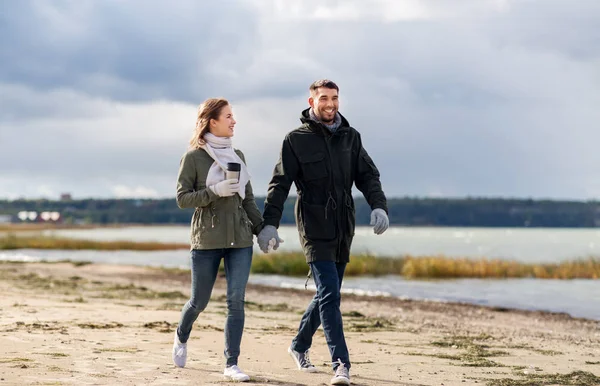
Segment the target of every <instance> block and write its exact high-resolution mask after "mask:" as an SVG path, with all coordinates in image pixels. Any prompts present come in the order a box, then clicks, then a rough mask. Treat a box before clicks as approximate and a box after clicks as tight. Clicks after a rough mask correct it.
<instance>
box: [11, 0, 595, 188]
mask: <svg viewBox="0 0 600 386" xmlns="http://www.w3.org/2000/svg"><path fill="white" fill-rule="evenodd" d="M200 4H202V5H200ZM207 4H208V5H207ZM282 5H285V7H283V8H282ZM5 8H7V11H6V12H5V13H3V14H2V15H0V33H2V35H3V36H11V39H8V40H7V39H4V40H3V41H2V43H0V52H1V54H0V55H2V57H1V58H2V60H1V62H0V91H1V92H0V104H1V105H2V108H1V109H0V150H1V151H0V176H4V178H5V183H4V184H3V186H5V188H3V189H0V196H2V195H5V196H7V195H15V194H17V195H18V194H20V192H27V193H26V194H35V193H32V192H35V191H36V190H35V189H34V188H27V189H25V188H20V187H19V186H23V185H25V183H26V182H27V183H30V180H29V179H31V178H33V180H34V181H40V182H39V184H43V185H44V186H45V188H44V189H42V190H45V191H50V190H52V191H57V190H58V191H60V190H64V189H70V190H72V191H73V192H75V193H76V194H79V195H99V196H100V195H101V196H106V195H111V194H113V193H114V192H115V188H114V186H125V187H126V188H127V189H130V190H132V191H135V190H136V189H137V191H138V192H148V190H152V191H154V192H156V194H158V195H172V194H173V193H172V192H173V189H174V179H175V173H176V170H177V166H178V162H179V157H180V156H181V154H182V152H183V151H184V149H185V146H186V143H187V140H188V137H189V135H190V134H191V128H192V127H193V123H194V119H195V108H196V105H197V104H198V103H199V102H200V101H202V100H203V99H204V98H206V97H208V96H215V95H222V96H225V97H227V98H229V99H230V100H231V101H232V102H233V105H234V111H235V113H236V116H237V119H238V126H237V128H238V129H237V132H236V137H235V141H236V144H237V146H239V147H240V148H241V149H242V150H244V152H245V153H246V156H247V159H248V161H249V164H250V166H251V172H252V173H253V176H254V181H255V189H256V190H257V192H258V193H259V194H261V193H262V194H264V191H265V190H266V184H267V182H268V179H269V176H270V173H271V171H272V168H273V164H274V162H275V161H276V159H277V155H278V146H279V145H280V143H281V139H282V138H283V135H284V134H285V133H286V132H287V131H289V130H291V129H292V128H294V127H295V126H296V125H298V122H299V121H298V115H299V112H300V110H301V109H303V108H304V107H305V106H306V97H307V87H308V85H309V84H310V83H311V82H312V81H313V80H315V79H317V78H322V77H328V78H331V79H333V80H335V81H336V82H338V84H339V85H340V87H341V94H340V97H341V103H342V105H341V112H342V113H343V114H344V115H345V116H346V117H347V118H348V119H349V120H350V122H351V123H352V124H353V125H354V126H355V127H357V128H358V129H359V130H360V131H361V132H362V133H363V142H364V144H365V146H366V147H367V149H368V150H369V152H370V153H371V154H372V156H373V158H374V159H375V161H376V162H377V163H378V165H379V166H380V169H381V170H382V181H383V183H384V188H385V190H386V192H387V193H388V195H391V196H399V195H405V194H410V195H453V196H465V195H485V196H519V197H524V196H525V197H529V196H533V197H555V198H590V197H597V196H598V195H599V194H600V184H599V183H597V182H595V181H596V180H597V177H596V170H595V167H594V166H593V165H597V164H598V163H599V162H600V156H598V155H597V152H596V151H595V149H594V148H593V146H594V144H595V143H597V141H598V140H599V139H600V138H599V136H600V134H598V133H597V129H596V127H595V126H596V122H598V121H599V120H600V112H598V109H597V106H599V105H600V67H599V66H598V58H599V56H600V43H599V42H600V37H599V34H600V32H599V30H598V29H597V27H596V26H597V25H598V24H599V23H600V12H598V11H599V10H600V5H598V3H597V2H596V1H591V0H590V1H586V0H581V1H579V2H578V3H577V6H576V7H575V6H573V5H571V4H570V3H568V2H565V1H558V0H544V1H539V0H538V1H509V0H489V1H482V0H477V1H474V0H473V1H462V0H461V1H458V0H453V1H450V0H448V1H445V2H439V1H433V0H431V1H414V2H410V1H407V2H395V1H383V0H378V1H374V2H372V3H368V4H367V3H366V2H362V1H349V0H348V1H344V2H340V1H325V2H324V1H292V0H290V1H289V2H279V3H277V2H263V1H259V0H256V1H251V0H246V1H237V2H234V1H227V2H223V3H218V5H217V4H210V3H198V2H192V1H189V2H186V1H179V2H176V3H174V4H170V5H168V6H167V5H166V4H165V3H163V2H143V3H141V2H127V3H123V2H117V1H105V2H85V3H81V2H60V1H54V2H13V3H11V5H10V6H7V7H5ZM142 9H143V12H142V11H141V10H142ZM18 181H23V182H21V183H20V182H18ZM6 187H10V188H6ZM63 188H64V189H63ZM138 188H139V189H138ZM127 189H124V190H127ZM122 190H123V189H122ZM21 194H25V193H21Z"/></svg>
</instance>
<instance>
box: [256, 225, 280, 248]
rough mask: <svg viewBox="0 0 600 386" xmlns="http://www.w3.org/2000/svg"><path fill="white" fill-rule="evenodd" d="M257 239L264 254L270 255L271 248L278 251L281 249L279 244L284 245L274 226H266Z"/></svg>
mask: <svg viewBox="0 0 600 386" xmlns="http://www.w3.org/2000/svg"><path fill="white" fill-rule="evenodd" d="M257 239H258V247H259V248H260V250H261V251H263V252H264V253H269V251H270V250H271V248H273V250H274V251H276V250H277V248H279V243H283V240H282V239H280V238H279V234H278V233H277V228H275V227H274V226H273V225H266V226H265V227H264V228H263V229H262V231H260V233H259V234H258V237H257Z"/></svg>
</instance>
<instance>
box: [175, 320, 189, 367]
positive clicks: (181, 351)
mask: <svg viewBox="0 0 600 386" xmlns="http://www.w3.org/2000/svg"><path fill="white" fill-rule="evenodd" d="M186 360H187V343H181V342H180V341H179V336H177V329H175V338H174V339H173V363H175V366H178V367H185V361H186Z"/></svg>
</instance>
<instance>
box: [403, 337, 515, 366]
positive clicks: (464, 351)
mask: <svg viewBox="0 0 600 386" xmlns="http://www.w3.org/2000/svg"><path fill="white" fill-rule="evenodd" d="M492 339H493V337H492V336H490V335H487V334H481V335H474V336H451V337H446V338H444V339H442V340H437V341H433V342H431V345H432V346H436V347H442V348H450V349H455V350H461V351H459V352H458V353H456V354H447V353H436V354H425V353H415V352H412V353H407V354H408V355H422V356H429V357H435V358H441V359H449V360H452V361H460V366H465V367H505V366H504V365H503V364H501V363H498V362H495V361H492V360H489V359H487V358H489V357H499V356H506V355H508V353H507V352H506V351H499V350H489V349H490V346H489V345H485V344H481V343H477V342H481V341H488V340H492Z"/></svg>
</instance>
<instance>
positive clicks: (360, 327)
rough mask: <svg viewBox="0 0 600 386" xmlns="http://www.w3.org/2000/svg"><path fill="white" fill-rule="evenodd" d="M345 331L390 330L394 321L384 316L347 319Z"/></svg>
mask: <svg viewBox="0 0 600 386" xmlns="http://www.w3.org/2000/svg"><path fill="white" fill-rule="evenodd" d="M344 329H345V330H347V331H353V332H370V331H390V330H393V329H394V323H393V322H392V321H391V320H388V319H385V318H369V319H361V320H360V321H353V320H351V321H349V322H348V327H344Z"/></svg>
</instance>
